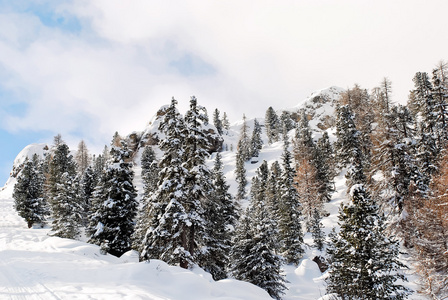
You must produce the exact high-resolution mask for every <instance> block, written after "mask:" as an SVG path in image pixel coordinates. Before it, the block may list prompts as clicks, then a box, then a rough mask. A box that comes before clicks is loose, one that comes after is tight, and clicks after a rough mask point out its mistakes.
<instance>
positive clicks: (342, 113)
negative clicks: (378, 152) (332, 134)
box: [336, 105, 366, 188]
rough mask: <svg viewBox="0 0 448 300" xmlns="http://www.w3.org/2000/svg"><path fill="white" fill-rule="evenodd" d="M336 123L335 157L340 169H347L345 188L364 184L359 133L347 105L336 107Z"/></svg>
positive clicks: (362, 155)
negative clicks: (358, 183)
mask: <svg viewBox="0 0 448 300" xmlns="http://www.w3.org/2000/svg"><path fill="white" fill-rule="evenodd" d="M336 112H337V122H336V136H337V138H338V140H337V142H336V155H337V160H338V164H339V167H340V168H344V167H347V168H348V170H347V174H346V178H347V187H348V188H350V187H351V186H352V185H353V184H355V183H357V182H359V181H362V182H365V175H364V171H365V170H364V166H365V164H366V161H365V157H364V154H363V151H362V149H361V141H360V139H359V137H360V134H361V133H360V131H358V130H357V128H356V125H355V122H354V115H353V113H352V111H351V109H350V106H349V105H344V106H338V107H337V109H336Z"/></svg>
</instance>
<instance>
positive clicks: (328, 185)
mask: <svg viewBox="0 0 448 300" xmlns="http://www.w3.org/2000/svg"><path fill="white" fill-rule="evenodd" d="M315 153H316V154H315V159H314V165H315V166H316V180H317V182H318V183H319V188H318V195H319V198H320V202H321V203H325V202H330V200H331V194H332V193H333V192H334V191H335V187H334V177H335V176H336V170H335V159H334V151H333V146H332V145H331V143H330V138H329V136H328V133H327V132H326V131H324V132H323V134H322V137H321V138H320V139H319V140H318V141H317V143H316V152H315Z"/></svg>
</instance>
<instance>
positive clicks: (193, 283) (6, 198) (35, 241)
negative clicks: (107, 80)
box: [0, 90, 425, 300]
mask: <svg viewBox="0 0 448 300" xmlns="http://www.w3.org/2000/svg"><path fill="white" fill-rule="evenodd" d="M330 91H331V90H330ZM337 91H338V90H337ZM320 93H323V92H322V91H321V92H320ZM327 106H328V105H327ZM322 109H323V111H325V110H331V109H330V108H322ZM259 121H262V120H261V118H260V119H259ZM247 123H248V125H249V127H250V129H249V134H251V133H252V128H253V120H248V122H247ZM151 126H152V128H154V127H155V125H154V124H151ZM240 126H241V123H237V124H235V125H234V126H232V128H231V129H230V131H229V132H228V134H227V135H225V141H224V144H225V145H227V149H228V151H224V152H223V153H222V161H223V163H224V174H225V176H226V177H227V181H228V183H229V184H230V185H231V187H230V192H231V193H232V194H235V193H236V183H235V178H234V173H233V171H234V169H235V154H236V145H237V141H238V138H239V128H240ZM291 134H293V133H292V132H291ZM330 136H331V132H330ZM263 139H264V142H265V144H264V146H263V149H262V151H261V153H260V157H259V158H258V162H253V163H252V162H247V163H246V170H247V176H248V179H249V185H248V187H247V191H248V192H249V189H250V178H251V177H252V176H254V174H255V172H256V169H257V168H258V167H259V166H260V164H261V163H262V162H263V160H266V161H267V162H268V164H269V166H270V165H271V164H272V162H274V161H275V160H280V159H281V153H282V151H283V143H282V142H277V143H273V144H272V145H268V144H267V140H266V136H265V135H263ZM44 146H45V145H40V144H39V145H37V144H36V145H32V146H29V147H27V148H25V149H24V151H22V152H21V153H20V154H19V155H18V157H17V159H16V161H15V163H14V165H15V166H18V165H19V164H20V163H22V162H23V160H24V159H25V157H31V155H32V152H35V153H38V154H42V153H41V152H42V151H43V150H42V149H43V148H44ZM231 149H233V151H231ZM213 159H214V157H211V159H210V161H209V164H210V166H212V164H213ZM135 160H136V163H137V164H136V166H135V170H134V171H135V174H136V177H135V180H134V184H135V185H136V186H137V188H138V189H140V191H141V185H142V184H141V178H140V176H139V174H140V170H141V169H140V166H139V164H138V160H139V155H137V156H136V159H135ZM14 183H15V179H10V180H9V181H8V182H7V184H6V186H5V187H4V188H0V300H1V299H154V300H159V299H164V300H167V299H172V300H190V299H191V300H200V299H204V300H205V299H207V300H214V299H220V300H221V299H222V300H234V299H235V300H236V299H241V300H252V299H253V300H262V299H271V298H270V297H269V295H268V294H267V293H266V292H265V291H264V290H262V289H260V288H258V287H256V286H254V285H252V284H249V283H246V282H241V281H237V280H233V279H225V280H221V281H218V282H215V281H213V280H212V278H211V276H210V275H209V274H207V273H205V272H203V271H202V270H201V269H199V268H198V269H195V270H184V269H181V268H179V267H173V266H168V265H167V264H165V263H164V262H162V261H158V260H152V261H151V262H149V263H147V262H142V263H139V262H138V258H137V254H136V253H134V252H129V253H126V254H125V255H124V256H123V257H121V258H116V257H114V256H111V255H102V254H100V251H99V247H97V246H95V245H90V244H87V243H84V242H81V241H75V240H69V239H61V238H57V237H51V236H49V235H48V233H49V229H48V228H37V227H35V228H32V229H28V228H27V226H26V222H25V221H24V220H23V219H21V218H20V217H19V216H18V215H17V213H16V211H15V210H14V208H13V200H12V191H13V186H14ZM335 185H336V192H335V193H334V194H333V200H332V201H331V202H330V203H327V204H326V205H325V208H326V210H327V212H328V213H329V216H328V217H326V218H324V219H323V224H324V226H325V229H324V230H325V233H326V234H328V233H329V232H330V231H331V229H332V228H333V227H335V226H337V220H338V219H337V215H338V208H339V206H340V204H341V203H342V202H344V201H347V197H346V189H345V178H344V175H343V174H340V175H339V176H338V177H337V178H336V182H335ZM247 204H248V203H247V201H245V202H243V203H241V205H242V206H243V207H245V206H247ZM304 241H305V243H306V244H307V245H306V246H305V250H306V253H305V256H304V258H303V259H302V261H301V263H300V265H299V266H298V267H296V266H284V274H285V276H286V279H287V280H288V283H287V284H286V286H287V287H288V290H287V291H286V294H285V296H284V299H285V300H293V299H294V300H299V299H300V300H313V299H320V298H321V297H323V296H324V295H325V282H324V278H325V274H322V273H321V272H320V271H319V268H318V266H317V264H316V263H314V262H313V261H312V259H313V258H314V257H315V256H317V255H323V254H322V253H320V252H319V251H317V250H316V249H313V248H312V247H310V246H308V245H312V243H313V241H312V239H311V236H310V234H307V235H306V236H305V239H304ZM406 259H407V256H403V260H405V262H406V263H408V265H410V263H411V262H410V261H406ZM407 273H408V278H409V281H410V282H409V283H407V284H406V285H407V286H409V287H410V288H412V289H413V290H417V289H418V286H417V285H416V284H415V283H414V282H415V280H416V277H415V276H414V275H412V274H413V271H412V268H411V269H410V270H409V271H408V272H407ZM323 299H325V297H323V298H321V300H323ZM410 299H425V298H424V297H422V296H420V295H418V294H417V293H414V294H413V295H412V296H411V297H410Z"/></svg>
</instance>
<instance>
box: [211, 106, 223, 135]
mask: <svg viewBox="0 0 448 300" xmlns="http://www.w3.org/2000/svg"><path fill="white" fill-rule="evenodd" d="M213 125H215V127H216V130H218V133H219V134H220V135H222V134H223V130H222V129H223V125H222V121H221V119H220V118H219V110H218V109H217V108H216V109H215V111H214V112H213Z"/></svg>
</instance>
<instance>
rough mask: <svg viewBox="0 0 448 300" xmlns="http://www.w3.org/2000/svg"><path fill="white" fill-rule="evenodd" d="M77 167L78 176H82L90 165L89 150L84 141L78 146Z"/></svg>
mask: <svg viewBox="0 0 448 300" xmlns="http://www.w3.org/2000/svg"><path fill="white" fill-rule="evenodd" d="M75 160H76V165H77V167H78V174H79V175H80V176H82V175H83V174H84V172H85V171H86V169H87V167H88V166H89V165H90V158H89V150H88V149H87V145H86V143H85V142H84V140H81V141H80V142H79V144H78V151H76V155H75Z"/></svg>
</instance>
